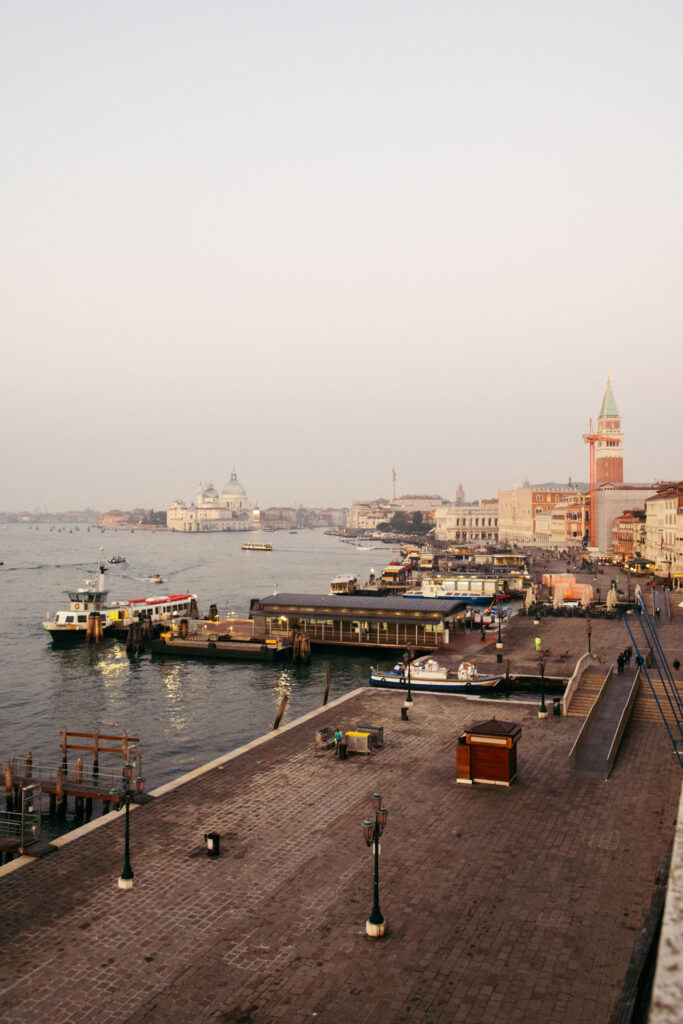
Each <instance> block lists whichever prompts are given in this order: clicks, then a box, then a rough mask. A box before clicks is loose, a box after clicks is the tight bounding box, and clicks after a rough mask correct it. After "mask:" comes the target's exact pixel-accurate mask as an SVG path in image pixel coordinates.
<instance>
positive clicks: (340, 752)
mask: <svg viewBox="0 0 683 1024" xmlns="http://www.w3.org/2000/svg"><path fill="white" fill-rule="evenodd" d="M337 757H338V758H339V760H340V761H346V743H343V742H342V743H338V744H337Z"/></svg>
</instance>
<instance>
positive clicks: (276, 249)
mask: <svg viewBox="0 0 683 1024" xmlns="http://www.w3.org/2000/svg"><path fill="white" fill-rule="evenodd" d="M682 28H683V5H681V4H680V2H676V0H671V2H663V0H660V2H657V0H648V2H647V3H644V2H642V0H638V2H629V0H618V2H616V0H615V2H599V0H590V2H588V0H574V2H572V3H570V4H565V3H557V2H553V0H526V2H525V0H518V2H515V3H511V2H509V0H506V2H499V0H488V2H487V0H479V2H473V0H470V2H459V0H444V2H440V0H420V2H417V0H415V2H404V0H386V2H385V0H374V2H373V0H362V2H360V0H359V2H356V0H291V2H288V0H272V2H262V0H240V2H230V0H221V2H213V0H193V2H190V0H186V2H179V0H130V2H125V0H123V2H122V0H118V2H116V3H105V2H99V3H98V2H93V0H88V2H68V0H59V2H55V0H49V2H42V3H41V2H25V0H15V2H12V0H2V2H1V3H0V97H1V99H0V103H1V104H2V122H1V124H2V130H1V132H0V149H1V154H0V165H1V167H2V190H1V193H0V195H1V197H2V198H1V200H0V201H1V203H2V219H1V221H0V280H1V281H2V286H1V295H0V329H1V332H2V340H3V352H4V355H3V357H2V378H3V388H2V402H1V403H0V409H1V412H0V428H1V429H2V437H3V443H2V448H1V451H2V455H1V456H0V458H1V460H2V462H1V465H0V510H19V509H33V508H36V507H40V508H46V509H49V510H51V511H56V510H61V509H66V508H81V507H85V506H91V507H93V508H96V509H100V510H105V509H108V508H112V507H119V508H130V507H133V506H136V505H144V506H151V507H154V508H163V507H167V506H168V504H169V503H170V502H171V501H172V500H173V499H175V498H184V499H185V500H194V497H195V493H196V487H197V484H198V483H199V481H203V482H206V483H208V482H209V481H212V482H213V483H214V484H215V486H216V487H217V488H218V489H219V490H220V489H221V488H222V487H223V485H224V484H225V482H226V481H227V479H228V478H229V475H230V472H231V470H232V469H233V467H234V468H235V470H236V472H237V474H238V476H239V478H240V480H241V481H242V483H243V484H244V486H245V487H246V489H247V493H248V496H249V497H250V498H251V499H252V500H254V501H256V502H258V503H260V504H262V505H263V506H267V505H271V504H293V503H302V504H308V505H320V504H330V505H348V504H350V502H351V500H352V499H354V498H373V497H379V496H387V497H390V496H391V489H392V481H391V470H392V466H395V467H396V471H397V478H398V483H397V487H398V492H399V493H424V492H429V493H440V494H442V495H444V496H445V497H447V498H454V497H455V491H456V488H457V485H458V483H460V482H462V484H463V486H464V488H465V492H466V496H467V498H468V499H471V498H477V497H491V496H495V494H496V492H497V489H498V488H499V487H512V486H514V485H516V484H521V483H522V481H523V480H524V477H528V478H529V480H531V481H539V482H540V481H546V480H556V481H558V482H566V481H567V479H568V478H569V477H572V478H573V479H575V480H576V479H578V480H586V479H587V477H588V451H587V448H586V446H585V445H584V444H583V442H582V434H583V433H584V432H585V431H586V430H587V429H588V421H589V418H590V417H591V416H592V417H593V418H595V417H597V413H598V411H599V408H600V403H601V400H602V395H603V392H604V389H605V384H606V381H607V375H608V374H611V375H612V383H613V388H614V393H615V397H616V400H617V404H618V406H619V410H620V412H621V414H622V423H623V429H624V436H625V442H624V448H625V460H624V461H625V472H626V477H627V479H629V480H639V481H640V480H650V479H657V478H660V479H661V478H667V479H671V478H680V477H682V476H683V468H682V466H681V458H680V454H681V440H682V435H683V426H682V424H683V417H682V416H681V378H682V373H681V371H682V369H683V354H682V346H681V314H682V312H683V310H682V305H683V298H682V297H683V290H682V289H681V280H682V269H683V268H682V260H681V246H682V239H683V223H682V210H683V200H682V185H681V183H682V182H683V159H682V155H683V134H682V132H681V110H682V99H683V96H682V88H681V86H682V81H683V64H682V62H681V59H680V47H681V38H682V32H681V30H682Z"/></svg>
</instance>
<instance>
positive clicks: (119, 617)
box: [43, 562, 197, 644]
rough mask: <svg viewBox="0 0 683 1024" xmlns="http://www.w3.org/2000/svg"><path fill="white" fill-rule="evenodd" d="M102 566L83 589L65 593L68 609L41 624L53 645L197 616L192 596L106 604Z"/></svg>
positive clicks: (104, 569) (99, 637) (185, 595)
mask: <svg viewBox="0 0 683 1024" xmlns="http://www.w3.org/2000/svg"><path fill="white" fill-rule="evenodd" d="M105 572H106V566H105V565H104V564H103V563H102V562H100V564H99V566H98V570H97V575H96V577H95V579H94V580H88V581H86V584H85V586H83V587H77V588H76V589H74V590H66V591H65V593H66V594H67V595H68V598H69V607H68V608H63V609H60V610H59V611H58V612H57V613H56V614H55V617H54V619H50V617H49V615H48V617H47V620H46V621H45V622H43V626H44V628H45V629H46V630H47V631H48V633H49V634H50V636H51V637H52V641H53V643H55V644H73V643H80V642H82V641H84V640H86V639H93V640H99V639H102V638H104V637H107V636H118V635H119V634H120V633H121V631H123V632H125V631H127V630H128V628H129V627H130V626H131V625H132V624H133V623H136V622H139V621H140V620H144V619H147V620H149V622H150V623H151V624H152V627H154V626H158V625H161V624H163V623H166V622H173V621H175V620H176V619H180V617H181V616H185V617H187V616H195V617H196V616H197V596H196V594H168V595H163V596H155V597H137V598H132V599H130V600H128V601H110V600H109V591H108V590H107V589H106V588H105V586H104V573H105Z"/></svg>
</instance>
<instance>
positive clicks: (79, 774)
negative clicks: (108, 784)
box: [75, 757, 83, 817]
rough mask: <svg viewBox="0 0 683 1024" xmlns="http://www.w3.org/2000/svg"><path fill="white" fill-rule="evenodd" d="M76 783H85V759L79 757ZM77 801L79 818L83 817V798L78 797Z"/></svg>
mask: <svg viewBox="0 0 683 1024" xmlns="http://www.w3.org/2000/svg"><path fill="white" fill-rule="evenodd" d="M76 782H81V783H82V782H83V758H82V757H79V758H78V760H77V761H76ZM75 800H76V814H77V815H78V817H81V816H82V815H83V797H82V796H77V797H76V798H75Z"/></svg>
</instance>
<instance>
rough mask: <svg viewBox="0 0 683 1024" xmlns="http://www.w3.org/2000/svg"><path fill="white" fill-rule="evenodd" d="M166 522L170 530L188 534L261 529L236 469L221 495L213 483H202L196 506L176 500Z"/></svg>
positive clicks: (198, 491)
mask: <svg viewBox="0 0 683 1024" xmlns="http://www.w3.org/2000/svg"><path fill="white" fill-rule="evenodd" d="M166 522H167V525H168V528H169V530H180V531H182V532H184V533H217V532H221V531H226V530H255V529H257V528H258V511H257V510H256V509H255V508H254V506H253V505H251V504H250V503H249V500H248V499H247V492H246V491H245V489H244V487H243V486H242V484H241V483H240V482H239V480H238V479H237V473H236V472H235V470H234V469H233V471H232V473H231V474H230V479H229V480H228V482H227V484H226V485H225V487H224V488H223V490H222V491H221V493H220V494H219V493H218V491H217V490H216V488H215V487H214V486H213V484H208V485H207V486H204V484H200V485H199V487H198V488H197V502H196V504H195V505H186V504H185V502H184V501H174V502H173V503H172V505H171V507H170V509H169V510H168V512H167V514H166Z"/></svg>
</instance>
